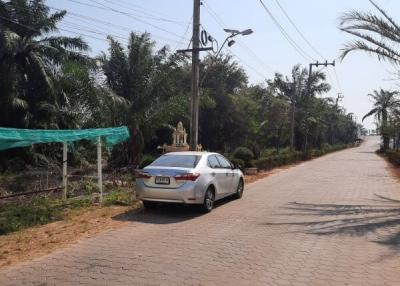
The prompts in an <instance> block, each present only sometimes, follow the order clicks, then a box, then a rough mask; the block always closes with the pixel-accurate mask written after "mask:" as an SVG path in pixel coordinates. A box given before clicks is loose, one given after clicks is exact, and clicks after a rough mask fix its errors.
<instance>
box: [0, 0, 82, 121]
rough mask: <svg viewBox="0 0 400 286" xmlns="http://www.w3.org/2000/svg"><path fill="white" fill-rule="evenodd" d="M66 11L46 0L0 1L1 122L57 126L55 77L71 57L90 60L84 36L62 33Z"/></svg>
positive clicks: (72, 58)
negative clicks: (54, 8)
mask: <svg viewBox="0 0 400 286" xmlns="http://www.w3.org/2000/svg"><path fill="white" fill-rule="evenodd" d="M65 14H66V11H61V12H57V13H54V14H50V13H49V8H48V7H47V6H46V5H45V4H44V0H32V1H28V0H11V1H8V2H5V1H0V83H1V86H0V88H1V96H0V123H1V124H0V125H2V126H14V127H39V128H47V127H56V126H54V125H55V119H54V115H55V114H56V111H57V108H58V107H57V98H56V93H55V91H54V87H53V75H54V72H55V70H57V69H58V68H59V67H60V65H62V64H63V62H64V61H66V60H79V61H86V60H87V57H86V56H85V55H82V54H81V52H82V51H86V50H88V48H89V47H88V45H87V44H86V43H85V42H84V41H83V40H82V39H81V38H80V37H73V38H71V37H63V36H57V35H55V34H54V33H56V32H57V31H58V30H57V23H58V22H59V21H61V20H62V19H63V17H64V16H65Z"/></svg>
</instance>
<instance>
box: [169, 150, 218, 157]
mask: <svg viewBox="0 0 400 286" xmlns="http://www.w3.org/2000/svg"><path fill="white" fill-rule="evenodd" d="M210 154H218V153H215V152H208V151H183V152H170V153H165V154H164V155H197V156H202V155H210Z"/></svg>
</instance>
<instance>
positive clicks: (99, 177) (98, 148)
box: [97, 136, 103, 204]
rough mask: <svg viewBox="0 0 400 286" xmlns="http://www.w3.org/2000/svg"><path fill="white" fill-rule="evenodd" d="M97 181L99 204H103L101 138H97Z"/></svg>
mask: <svg viewBox="0 0 400 286" xmlns="http://www.w3.org/2000/svg"><path fill="white" fill-rule="evenodd" d="M97 179H98V184H99V192H100V199H99V201H100V204H101V203H103V173H102V164H101V136H99V137H98V138H97Z"/></svg>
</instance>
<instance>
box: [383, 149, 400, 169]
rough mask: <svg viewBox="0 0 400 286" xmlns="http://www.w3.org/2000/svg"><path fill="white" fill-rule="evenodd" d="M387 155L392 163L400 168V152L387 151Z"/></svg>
mask: <svg viewBox="0 0 400 286" xmlns="http://www.w3.org/2000/svg"><path fill="white" fill-rule="evenodd" d="M386 155H387V157H388V159H389V162H390V163H392V164H394V165H396V166H400V152H396V151H387V152H386Z"/></svg>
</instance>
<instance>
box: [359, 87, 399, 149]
mask: <svg viewBox="0 0 400 286" xmlns="http://www.w3.org/2000/svg"><path fill="white" fill-rule="evenodd" d="M398 94H399V93H398V92H397V91H387V90H383V89H381V90H379V91H377V90H374V92H373V93H371V94H369V96H370V97H371V98H372V100H373V103H374V106H373V108H372V109H371V110H370V111H369V112H368V113H367V114H365V115H364V117H363V119H362V120H363V121H364V119H365V118H367V117H368V116H371V115H375V116H376V118H377V119H378V121H379V122H380V123H381V125H380V129H381V134H382V137H383V149H384V150H387V149H389V140H390V138H389V134H388V130H387V129H388V118H389V113H390V111H391V110H393V109H395V108H398V107H399V104H400V100H399V98H398Z"/></svg>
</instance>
